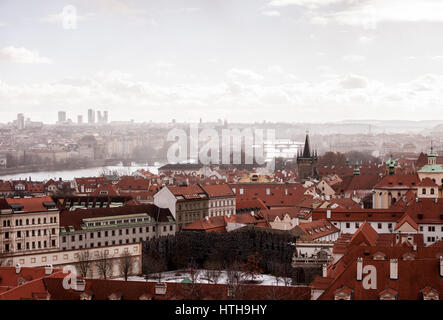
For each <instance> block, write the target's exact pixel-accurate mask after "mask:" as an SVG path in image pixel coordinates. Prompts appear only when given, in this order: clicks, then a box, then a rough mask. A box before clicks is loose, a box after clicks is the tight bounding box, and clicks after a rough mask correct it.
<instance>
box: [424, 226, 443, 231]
mask: <svg viewBox="0 0 443 320" xmlns="http://www.w3.org/2000/svg"><path fill="white" fill-rule="evenodd" d="M440 228H441V232H443V226H441V227H440ZM420 231H423V226H420ZM428 232H435V226H428Z"/></svg>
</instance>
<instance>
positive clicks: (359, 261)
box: [357, 258, 363, 281]
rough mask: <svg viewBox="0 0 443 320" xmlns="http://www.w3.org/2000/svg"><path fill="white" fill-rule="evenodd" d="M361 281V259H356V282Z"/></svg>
mask: <svg viewBox="0 0 443 320" xmlns="http://www.w3.org/2000/svg"><path fill="white" fill-rule="evenodd" d="M362 279H363V258H358V259H357V281H361V280H362Z"/></svg>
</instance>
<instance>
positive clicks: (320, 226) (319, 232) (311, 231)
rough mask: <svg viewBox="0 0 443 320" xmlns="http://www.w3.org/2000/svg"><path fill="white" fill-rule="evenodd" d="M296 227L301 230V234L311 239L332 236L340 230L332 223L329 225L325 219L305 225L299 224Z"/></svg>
mask: <svg viewBox="0 0 443 320" xmlns="http://www.w3.org/2000/svg"><path fill="white" fill-rule="evenodd" d="M298 227H299V228H300V229H301V230H303V232H304V233H305V234H306V235H308V236H309V237H311V238H312V239H318V238H321V237H325V236H327V235H330V234H334V233H336V232H340V230H339V229H338V228H337V227H335V226H334V225H333V224H332V223H330V222H329V221H328V220H326V219H321V220H317V221H312V222H307V223H300V224H299V225H298Z"/></svg>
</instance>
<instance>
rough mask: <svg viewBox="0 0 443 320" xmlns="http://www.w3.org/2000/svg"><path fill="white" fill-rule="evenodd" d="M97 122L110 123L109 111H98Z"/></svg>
mask: <svg viewBox="0 0 443 320" xmlns="http://www.w3.org/2000/svg"><path fill="white" fill-rule="evenodd" d="M97 123H99V124H105V123H108V111H103V114H102V112H101V111H97Z"/></svg>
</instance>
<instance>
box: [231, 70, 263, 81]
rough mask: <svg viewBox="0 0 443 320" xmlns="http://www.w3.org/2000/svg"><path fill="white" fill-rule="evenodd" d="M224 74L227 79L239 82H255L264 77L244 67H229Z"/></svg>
mask: <svg viewBox="0 0 443 320" xmlns="http://www.w3.org/2000/svg"><path fill="white" fill-rule="evenodd" d="M226 75H227V77H228V79H230V80H233V81H240V82H255V81H261V80H263V79H264V77H263V76H262V75H259V74H257V73H255V72H254V71H251V70H246V69H231V70H229V71H228V72H227V73H226Z"/></svg>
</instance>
